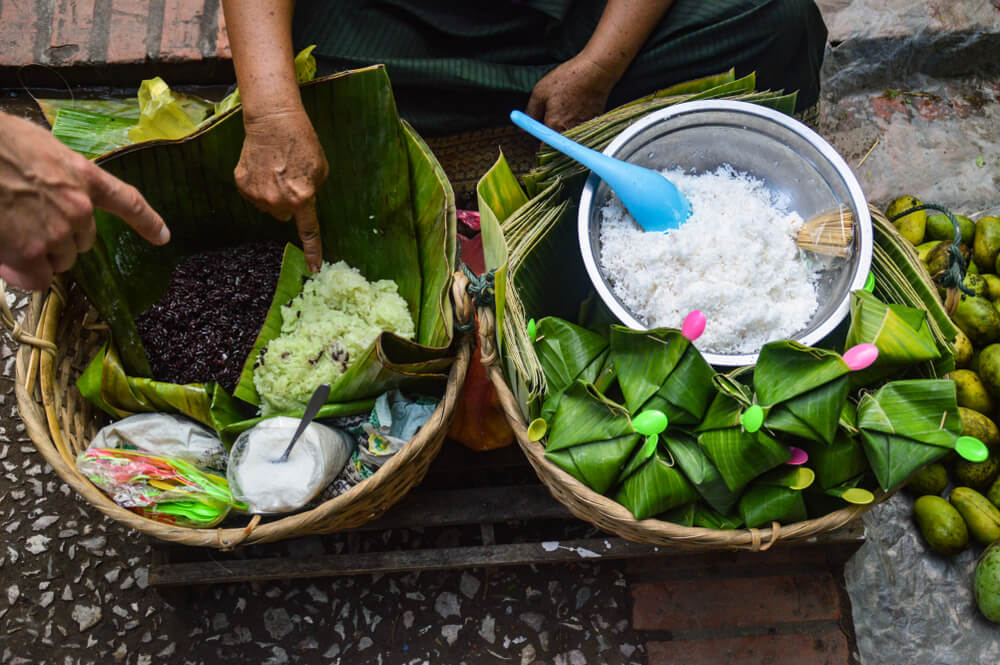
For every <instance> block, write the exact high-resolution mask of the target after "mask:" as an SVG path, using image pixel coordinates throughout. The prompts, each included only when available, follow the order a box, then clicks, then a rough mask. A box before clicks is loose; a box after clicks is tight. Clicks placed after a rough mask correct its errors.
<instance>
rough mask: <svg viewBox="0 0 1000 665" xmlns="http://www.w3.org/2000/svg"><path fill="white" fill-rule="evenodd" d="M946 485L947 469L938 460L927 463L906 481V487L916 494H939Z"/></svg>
mask: <svg viewBox="0 0 1000 665" xmlns="http://www.w3.org/2000/svg"><path fill="white" fill-rule="evenodd" d="M947 486H948V470H947V469H945V468H944V464H941V463H940V462H933V463H931V464H928V465H927V466H925V467H924V468H922V469H920V471H917V472H916V473H914V474H913V475H912V476H910V479H909V480H908V481H906V489H908V490H909V491H910V493H911V494H915V495H916V496H923V495H925V494H934V495H937V494H941V492H943V491H944V488H945V487H947Z"/></svg>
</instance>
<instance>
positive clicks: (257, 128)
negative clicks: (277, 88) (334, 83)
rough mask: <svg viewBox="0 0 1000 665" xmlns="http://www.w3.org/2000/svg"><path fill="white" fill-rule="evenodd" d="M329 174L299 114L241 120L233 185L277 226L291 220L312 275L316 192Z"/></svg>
mask: <svg viewBox="0 0 1000 665" xmlns="http://www.w3.org/2000/svg"><path fill="white" fill-rule="evenodd" d="M329 173H330V166H329V164H327V161H326V157H325V156H324V155H323V147H322V146H321V145H320V143H319V138H318V137H317V136H316V131H315V130H314V129H313V126H312V123H310V122H309V116H308V115H306V113H305V111H303V110H296V111H288V112H281V113H275V114H272V115H269V116H266V117H261V118H259V119H253V120H250V119H247V121H246V140H245V141H244V142H243V152H242V154H241V155H240V161H239V164H237V165H236V172H235V176H236V186H237V187H239V190H240V192H242V193H243V196H245V197H246V198H247V199H248V200H249V201H250V202H251V203H253V204H254V206H256V207H257V209H259V210H261V211H262V212H266V213H268V214H269V215H272V216H274V217H275V218H276V219H278V220H280V221H283V222H287V221H288V220H290V219H291V218H292V217H294V218H295V225H296V227H297V228H298V230H299V237H300V238H301V239H302V249H303V251H304V252H305V255H306V262H307V263H308V264H309V268H310V269H311V270H312V271H313V272H315V271H317V270H319V269H320V267H321V266H322V265H323V242H322V238H321V236H320V232H319V220H318V219H317V218H316V190H317V189H318V188H319V186H320V185H321V184H323V182H324V181H325V180H326V177H327V175H329Z"/></svg>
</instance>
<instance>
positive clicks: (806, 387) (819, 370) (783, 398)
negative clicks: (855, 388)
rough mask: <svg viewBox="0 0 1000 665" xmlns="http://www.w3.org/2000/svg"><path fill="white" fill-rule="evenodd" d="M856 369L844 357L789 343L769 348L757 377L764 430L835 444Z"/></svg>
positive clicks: (761, 358)
mask: <svg viewBox="0 0 1000 665" xmlns="http://www.w3.org/2000/svg"><path fill="white" fill-rule="evenodd" d="M849 372H850V368H849V367H848V366H847V363H845V362H844V360H843V358H841V357H840V354H838V353H835V352H833V351H827V350H824V349H816V348H810V347H806V346H803V345H801V344H798V343H797V342H792V341H790V340H784V341H780V342H770V343H768V344H765V345H764V347H763V348H762V349H761V351H760V355H759V356H758V358H757V365H756V367H755V368H754V373H753V385H754V391H755V392H756V394H757V399H758V400H759V402H760V405H761V406H762V407H763V408H764V409H765V411H766V412H767V414H766V417H765V419H764V427H766V428H767V429H769V430H772V431H778V432H786V433H788V434H792V435H795V436H800V437H803V438H806V439H811V440H814V441H822V442H824V443H832V442H833V437H834V434H836V431H837V422H838V420H839V418H840V412H841V410H842V409H843V407H844V404H845V403H846V401H847V393H848V390H849V385H848V379H847V374H848V373H849Z"/></svg>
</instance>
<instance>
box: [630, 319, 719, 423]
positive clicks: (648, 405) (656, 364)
mask: <svg viewBox="0 0 1000 665" xmlns="http://www.w3.org/2000/svg"><path fill="white" fill-rule="evenodd" d="M611 361H612V362H613V363H614V366H615V373H616V374H617V376H618V385H619V386H620V387H621V390H622V394H623V395H624V396H625V404H626V405H627V406H628V409H629V411H630V412H631V413H632V414H633V415H634V414H637V413H639V412H640V411H645V410H646V409H657V410H659V411H662V412H663V413H665V414H667V418H668V420H669V421H670V425H671V426H674V427H676V426H684V425H695V424H697V423H699V422H701V420H702V417H703V416H704V415H705V411H706V410H707V409H708V406H709V403H710V402H711V400H712V398H713V396H714V394H715V387H714V385H713V383H712V378H713V377H714V376H715V370H713V369H712V366H711V365H709V364H708V363H707V362H706V361H705V359H704V358H703V357H702V355H701V353H699V352H698V349H696V348H695V347H694V345H693V344H691V342H690V341H689V340H688V339H687V338H685V337H684V336H683V335H681V334H680V332H679V331H677V330H670V329H666V328H661V329H657V330H650V331H637V330H631V329H629V328H625V327H623V326H612V327H611Z"/></svg>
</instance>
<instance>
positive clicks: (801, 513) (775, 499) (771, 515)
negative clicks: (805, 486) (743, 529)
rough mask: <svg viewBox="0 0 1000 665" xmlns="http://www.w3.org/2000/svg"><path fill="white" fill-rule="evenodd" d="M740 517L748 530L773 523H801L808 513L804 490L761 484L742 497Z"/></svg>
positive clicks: (756, 484) (755, 485) (753, 486)
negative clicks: (803, 495)
mask: <svg viewBox="0 0 1000 665" xmlns="http://www.w3.org/2000/svg"><path fill="white" fill-rule="evenodd" d="M740 516H741V517H742V518H743V523H744V524H746V526H747V528H749V529H753V528H756V527H759V526H763V525H766V524H769V523H771V522H781V523H782V524H791V523H793V522H801V521H803V520H805V519H807V517H808V513H807V511H806V502H805V499H804V498H803V497H802V490H794V489H789V488H787V487H782V486H781V485H771V484H768V483H764V482H760V483H755V484H753V485H751V486H750V488H749V489H747V491H746V492H745V493H744V494H743V496H742V497H740Z"/></svg>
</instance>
